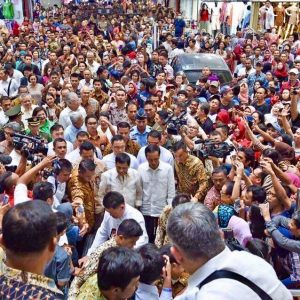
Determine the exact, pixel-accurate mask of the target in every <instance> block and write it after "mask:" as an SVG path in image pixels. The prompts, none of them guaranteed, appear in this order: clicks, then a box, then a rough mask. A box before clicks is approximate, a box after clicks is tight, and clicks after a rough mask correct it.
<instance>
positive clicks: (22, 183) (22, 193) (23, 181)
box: [14, 156, 56, 205]
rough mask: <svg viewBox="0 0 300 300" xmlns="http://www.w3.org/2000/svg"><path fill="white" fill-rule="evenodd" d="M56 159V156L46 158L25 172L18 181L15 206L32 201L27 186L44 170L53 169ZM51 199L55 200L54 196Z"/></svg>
mask: <svg viewBox="0 0 300 300" xmlns="http://www.w3.org/2000/svg"><path fill="white" fill-rule="evenodd" d="M55 159H56V156H48V157H45V158H44V159H43V160H42V161H41V162H40V163H38V164H37V165H36V166H34V167H33V168H31V169H30V170H28V171H27V172H25V173H24V174H23V175H22V176H21V177H20V178H19V179H18V180H17V184H16V187H15V191H14V199H15V200H16V201H15V205H16V204H19V203H22V202H26V201H28V200H31V199H30V198H29V197H28V187H27V186H28V185H29V183H31V182H32V179H33V178H35V177H36V176H37V175H38V173H39V172H40V171H42V170H44V169H45V168H51V167H52V164H53V161H54V160H55ZM51 187H52V185H51ZM51 189H52V188H51ZM52 190H53V189H52ZM34 196H35V195H34V194H33V197H34ZM51 198H53V195H52V196H51ZM38 199H40V198H38ZM47 202H48V201H47ZM50 202H51V201H50ZM52 204H53V201H52ZM52 204H51V205H52Z"/></svg>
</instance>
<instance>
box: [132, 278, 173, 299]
mask: <svg viewBox="0 0 300 300" xmlns="http://www.w3.org/2000/svg"><path fill="white" fill-rule="evenodd" d="M135 299H136V300H145V299H147V300H172V299H173V297H172V289H170V290H169V291H168V290H167V289H163V290H162V291H161V294H160V295H159V293H158V289H157V287H156V286H155V285H150V284H145V283H142V282H140V283H139V287H138V289H137V290H136V292H135Z"/></svg>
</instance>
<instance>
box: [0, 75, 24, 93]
mask: <svg viewBox="0 0 300 300" xmlns="http://www.w3.org/2000/svg"><path fill="white" fill-rule="evenodd" d="M10 82H11V83H10ZM9 83H10V85H9ZM8 87H9V88H8ZM18 88H19V85H18V83H17V81H16V80H15V79H13V78H9V77H8V78H7V80H0V95H1V96H8V97H16V96H17V94H18Z"/></svg>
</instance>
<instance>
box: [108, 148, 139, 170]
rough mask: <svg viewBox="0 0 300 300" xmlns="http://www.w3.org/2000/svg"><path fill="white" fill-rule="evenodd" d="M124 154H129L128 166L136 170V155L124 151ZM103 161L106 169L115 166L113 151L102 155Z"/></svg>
mask: <svg viewBox="0 0 300 300" xmlns="http://www.w3.org/2000/svg"><path fill="white" fill-rule="evenodd" d="M124 153H126V152H124ZM126 154H127V155H129V157H130V168H132V169H136V170H137V168H138V166H139V163H138V161H137V159H136V157H135V156H133V155H131V154H129V153H126ZM103 162H104V163H105V165H106V168H107V169H108V170H110V169H112V168H114V167H115V166H116V155H115V154H114V153H110V154H107V155H105V156H104V157H103Z"/></svg>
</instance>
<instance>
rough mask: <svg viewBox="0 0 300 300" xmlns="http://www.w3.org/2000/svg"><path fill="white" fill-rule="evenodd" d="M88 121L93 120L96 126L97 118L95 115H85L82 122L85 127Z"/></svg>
mask: <svg viewBox="0 0 300 300" xmlns="http://www.w3.org/2000/svg"><path fill="white" fill-rule="evenodd" d="M89 119H95V120H96V122H97V124H98V118H97V117H96V116H95V115H87V116H86V117H85V120H84V123H85V125H87V122H88V121H89Z"/></svg>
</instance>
